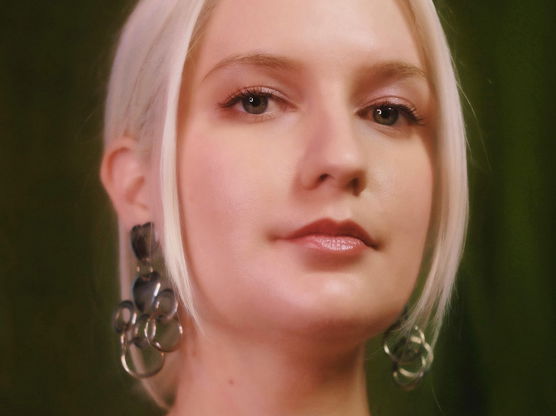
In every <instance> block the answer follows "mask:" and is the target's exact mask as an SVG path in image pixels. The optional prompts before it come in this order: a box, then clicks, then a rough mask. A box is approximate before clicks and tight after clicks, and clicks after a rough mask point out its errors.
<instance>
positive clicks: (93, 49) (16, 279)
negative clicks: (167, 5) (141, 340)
mask: <svg viewBox="0 0 556 416" xmlns="http://www.w3.org/2000/svg"><path fill="white" fill-rule="evenodd" d="M131 3H132V2H130V1H124V2H117V1H108V0H95V1H89V0H80V1H69V0H58V1H42V2H30V1H17V2H16V1H14V0H11V1H9V0H4V1H3V2H2V4H1V8H0V59H1V65H0V86H1V90H0V268H1V269H0V276H1V277H0V283H1V287H0V357H1V358H0V414H2V415H12V414H14V415H15V414H23V415H99V414H102V415H113V414H122V415H130V414H133V415H135V416H141V415H161V414H162V412H160V411H159V410H157V409H156V407H155V406H153V405H152V404H150V403H149V402H148V401H147V400H145V399H144V398H143V396H142V395H141V394H140V393H138V389H137V387H136V384H135V383H134V382H133V381H132V380H130V379H129V377H127V376H126V375H125V374H124V373H123V371H122V370H121V368H120V367H119V365H118V357H117V344H116V340H115V336H114V335H113V334H112V331H111V327H110V317H111V312H112V308H113V306H114V305H115V304H116V303H117V301H118V295H117V284H116V280H115V245H114V242H115V239H116V234H115V231H114V217H113V215H112V213H111V210H110V207H109V205H108V202H107V199H106V197H105V196H104V193H103V192H102V190H101V189H100V185H99V181H98V174H97V169H98V161H99V158H100V151H101V145H100V129H101V119H102V101H103V96H104V91H105V84H106V78H107V72H108V67H109V62H110V57H111V53H112V49H113V45H114V42H115V40H116V37H117V31H118V28H119V27H120V25H121V23H122V22H123V19H124V18H125V16H126V14H127V12H128V11H129V10H130V7H131ZM438 3H439V9H440V12H441V15H442V20H443V24H444V25H445V28H446V31H447V34H448V37H449V40H450V43H451V45H452V47H453V49H454V60H455V63H456V66H457V68H458V71H459V74H460V78H461V84H462V89H463V92H464V93H465V97H466V104H465V109H466V121H467V126H468V131H469V155H470V157H469V168H470V180H471V223H470V229H469V238H468V243H467V249H466V252H465V257H464V261H463V264H462V267H461V270H460V273H459V280H458V284H457V290H456V294H455V297H454V301H453V305H452V310H451V313H450V315H449V317H448V318H447V323H446V326H445V328H444V330H443V332H442V334H441V340H440V342H439V345H438V348H437V351H436V362H435V364H434V367H433V371H432V374H431V375H430V376H428V377H427V380H426V382H425V383H424V384H423V385H422V386H421V387H420V388H419V389H417V390H416V391H414V392H411V393H405V392H401V391H399V390H398V389H397V388H396V387H395V386H394V385H393V384H392V383H391V382H390V380H389V378H388V377H386V376H385V374H388V372H389V364H388V362H387V360H386V359H385V358H384V357H383V355H382V354H380V353H379V352H378V346H377V345H376V342H375V343H371V345H370V346H369V380H370V385H369V394H370V396H371V402H372V403H373V408H372V410H373V416H377V415H379V416H382V415H385V416H391V415H443V416H444V415H447V416H452V415H453V416H460V415H488V416H498V415H500V416H512V415H535V416H543V415H555V414H556V382H555V380H556V376H555V374H556V359H555V358H554V346H555V345H556V336H555V332H556V313H555V307H556V302H555V301H554V296H555V294H556V273H555V272H556V267H555V266H556V262H555V258H556V255H555V249H556V242H555V235H556V226H555V225H556V224H555V222H556V221H555V214H556V198H555V192H554V191H555V187H554V180H555V179H556V167H555V166H556V161H555V156H556V144H555V143H556V140H555V139H554V131H555V129H556V128H555V127H554V122H555V120H556V117H555V116H554V108H555V105H554V96H556V82H555V77H556V75H555V71H554V68H555V67H556V48H555V47H554V44H555V43H556V24H555V23H556V3H555V2H553V1H552V0H532V1H529V2H524V1H518V0H505V1H501V0H490V1H489V2H485V1H478V0H472V1H471V0H468V1H461V0H444V1H439V2H438Z"/></svg>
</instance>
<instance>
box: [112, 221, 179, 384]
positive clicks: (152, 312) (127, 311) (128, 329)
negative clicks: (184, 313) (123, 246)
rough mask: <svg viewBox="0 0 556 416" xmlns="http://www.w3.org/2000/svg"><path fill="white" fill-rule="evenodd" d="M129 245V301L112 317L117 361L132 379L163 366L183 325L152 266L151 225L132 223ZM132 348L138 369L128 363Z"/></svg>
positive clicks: (155, 244)
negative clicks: (132, 274) (132, 272)
mask: <svg viewBox="0 0 556 416" xmlns="http://www.w3.org/2000/svg"><path fill="white" fill-rule="evenodd" d="M130 237H131V248H132V251H133V253H134V255H135V257H136V259H137V269H136V272H137V276H136V278H135V281H134V282H133V287H132V294H133V301H132V300H124V301H122V302H121V303H120V304H119V305H118V307H117V308H116V311H115V312H114V316H113V320H112V322H113V326H114V330H115V331H116V334H117V335H118V336H119V341H120V348H121V354H120V361H121V363H122V366H123V368H124V370H125V371H126V372H127V373H128V374H130V375H131V376H133V377H135V378H146V377H152V376H154V375H155V374H157V373H158V372H160V370H162V368H163V366H164V361H165V358H166V353H169V352H172V351H175V350H176V349H177V348H178V347H179V343H180V340H181V337H182V335H183V327H182V325H181V324H180V322H179V320H178V301H177V300H176V297H175V295H174V291H173V290H172V289H168V288H166V289H162V279H161V276H160V274H159V273H158V272H157V271H156V270H155V268H154V266H153V258H154V257H155V255H156V253H157V250H158V248H159V245H158V242H157V241H156V238H155V231H154V224H153V223H151V222H149V223H146V224H143V225H136V226H135V227H133V229H132V230H131V236H130ZM132 347H135V348H136V349H137V353H138V354H140V355H141V356H142V365H141V366H142V367H149V368H142V369H140V370H139V369H137V368H136V367H137V366H132V365H130V364H131V362H132V359H131V355H133V356H134V358H135V353H133V354H132Z"/></svg>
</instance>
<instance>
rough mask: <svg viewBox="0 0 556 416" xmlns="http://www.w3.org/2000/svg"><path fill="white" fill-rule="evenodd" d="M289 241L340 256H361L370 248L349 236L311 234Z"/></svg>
mask: <svg viewBox="0 0 556 416" xmlns="http://www.w3.org/2000/svg"><path fill="white" fill-rule="evenodd" d="M287 241H290V242H292V243H295V244H298V245H300V246H302V247H305V248H309V249H313V250H317V251H319V252H323V253H330V254H339V255H342V254H344V255H354V254H359V253H361V252H362V251H364V250H365V249H367V248H368V247H367V245H366V244H365V243H364V242H363V241H361V240H360V239H358V238H355V237H351V236H347V235H323V234H310V235H305V236H303V237H299V238H294V239H291V240H287Z"/></svg>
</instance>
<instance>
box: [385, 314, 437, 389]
mask: <svg viewBox="0 0 556 416" xmlns="http://www.w3.org/2000/svg"><path fill="white" fill-rule="evenodd" d="M406 318H407V310H405V311H404V313H403V314H402V317H401V318H400V320H398V321H397V322H396V323H394V325H392V326H391V327H390V328H389V329H388V330H387V331H386V333H385V334H384V339H383V344H382V346H383V348H384V352H385V353H386V354H387V355H388V357H390V360H392V376H393V378H394V381H395V382H396V384H397V385H398V386H400V387H401V388H402V389H404V390H406V391H409V390H413V389H414V388H415V387H417V386H418V385H419V383H420V382H421V380H422V379H423V377H424V376H425V374H426V372H427V371H428V370H429V369H430V367H431V365H432V362H433V360H434V354H433V351H432V348H431V346H430V344H429V343H428V342H427V341H426V339H425V334H424V333H423V331H422V330H421V328H419V327H418V326H417V325H415V326H414V327H413V328H412V329H411V331H410V333H409V334H408V335H406V336H403V337H401V338H400V337H396V336H395V332H396V330H397V329H399V328H400V327H401V324H402V322H403V321H404V320H405V319H406Z"/></svg>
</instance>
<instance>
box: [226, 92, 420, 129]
mask: <svg viewBox="0 0 556 416" xmlns="http://www.w3.org/2000/svg"><path fill="white" fill-rule="evenodd" d="M253 96H255V97H264V98H267V99H269V100H274V101H276V102H277V103H278V104H280V105H281V106H284V105H285V99H283V98H281V97H280V96H279V95H277V94H276V93H275V92H273V91H272V90H271V89H269V88H265V87H248V88H242V89H241V90H239V91H236V92H234V93H232V94H230V95H229V96H228V97H227V98H226V99H225V100H224V101H223V102H221V103H219V104H218V105H219V107H220V108H223V109H228V108H232V107H233V106H234V105H236V104H237V103H239V102H241V101H242V100H244V99H248V98H250V97H253ZM386 107H389V108H393V109H395V110H396V111H398V112H399V113H400V114H402V115H403V116H404V117H405V118H406V120H407V121H408V122H409V123H410V124H414V125H419V126H422V125H424V121H425V119H424V118H423V117H421V116H420V115H419V113H418V111H417V109H416V108H415V107H414V106H411V105H405V104H401V103H398V102H393V101H391V100H383V101H380V102H378V103H374V104H372V105H370V106H368V107H365V108H364V109H362V110H359V111H358V112H357V114H358V115H360V116H363V115H365V114H369V113H370V112H371V111H374V110H376V109H379V108H386ZM242 113H243V112H242ZM243 114H245V115H246V116H251V117H253V118H255V119H257V120H262V119H264V118H265V114H266V113H263V114H259V115H257V114H251V113H247V112H245V113H243Z"/></svg>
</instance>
